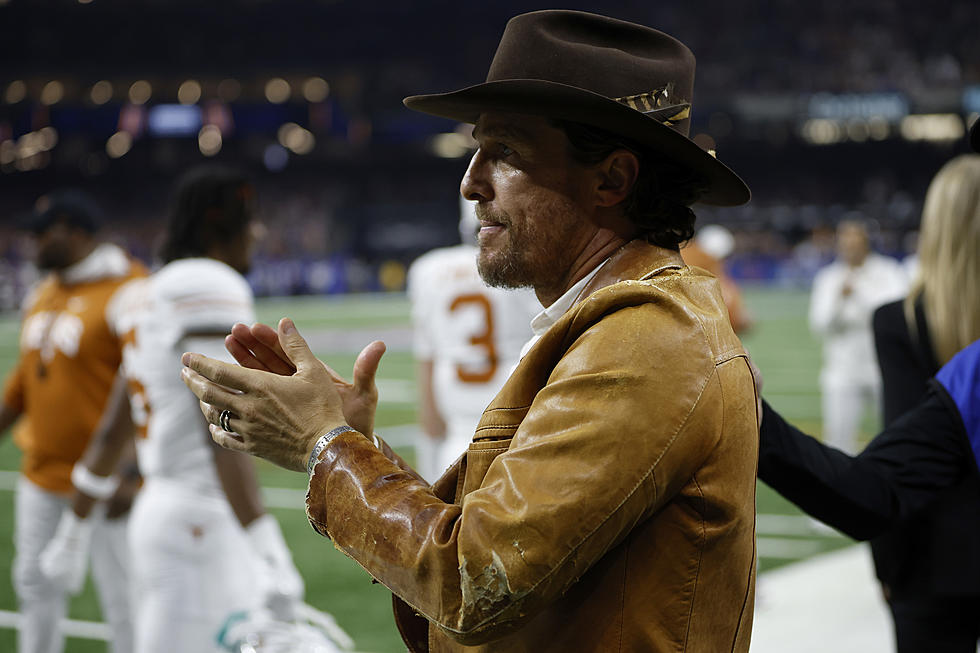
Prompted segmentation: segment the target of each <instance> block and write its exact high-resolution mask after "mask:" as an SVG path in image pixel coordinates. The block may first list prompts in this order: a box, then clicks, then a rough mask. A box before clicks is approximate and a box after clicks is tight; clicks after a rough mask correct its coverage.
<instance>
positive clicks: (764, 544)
mask: <svg viewBox="0 0 980 653" xmlns="http://www.w3.org/2000/svg"><path fill="white" fill-rule="evenodd" d="M755 547H756V553H757V554H758V556H759V557H760V558H778V559H780V560H796V559H797V558H805V557H807V556H812V555H815V554H817V553H820V552H821V551H823V550H824V546H823V544H822V543H821V542H820V541H818V540H799V539H791V538H786V537H761V536H756V538H755Z"/></svg>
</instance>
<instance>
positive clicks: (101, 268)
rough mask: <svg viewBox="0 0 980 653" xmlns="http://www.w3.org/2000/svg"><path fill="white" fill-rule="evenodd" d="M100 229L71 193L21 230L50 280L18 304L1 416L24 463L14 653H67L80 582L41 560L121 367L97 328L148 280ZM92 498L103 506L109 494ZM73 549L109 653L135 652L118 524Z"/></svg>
mask: <svg viewBox="0 0 980 653" xmlns="http://www.w3.org/2000/svg"><path fill="white" fill-rule="evenodd" d="M101 222H102V215H101V212H100V211H99V209H98V207H97V205H96V204H95V203H94V201H93V200H92V199H91V198H90V197H89V196H88V195H86V194H84V193H82V192H80V191H75V190H68V191H61V192H56V193H52V194H50V195H47V196H45V197H42V198H41V199H40V200H38V202H37V205H36V207H35V211H34V212H33V213H32V214H31V216H30V217H29V218H28V221H27V224H26V225H25V226H27V227H28V228H29V229H30V230H31V231H32V232H33V233H34V235H35V239H36V246H37V249H36V263H37V266H38V268H40V269H41V270H42V271H44V272H47V275H46V276H45V277H43V278H42V280H41V281H40V282H39V284H38V285H37V287H36V288H34V289H33V291H32V292H31V293H30V294H29V296H28V298H27V299H26V301H25V304H24V307H23V323H22V326H21V335H20V357H19V359H18V361H17V363H16V365H15V367H14V369H13V371H12V372H11V373H10V375H9V376H8V377H7V380H6V384H5V386H4V391H3V403H2V406H0V433H3V432H4V431H6V429H7V428H8V427H9V426H11V424H13V423H14V422H15V421H18V418H23V419H19V423H18V425H17V428H16V429H15V435H14V437H15V441H16V442H17V445H18V446H19V447H20V448H21V449H22V450H23V452H24V455H23V460H22V464H21V478H20V480H19V482H18V485H17V498H16V514H15V530H14V538H15V547H16V554H15V559H14V564H13V576H14V588H15V590H16V592H17V597H18V601H19V605H20V613H21V624H20V636H19V639H18V650H19V651H20V653H57V652H58V651H60V650H62V648H63V646H64V636H63V634H62V632H61V628H60V621H61V620H62V619H63V618H64V617H65V613H66V607H67V594H68V593H69V592H71V593H75V592H77V591H78V590H80V589H81V583H82V581H83V580H84V577H82V578H76V579H51V578H49V577H48V576H47V575H45V574H44V573H43V572H42V569H41V564H40V561H39V554H40V553H41V551H42V550H43V549H44V547H45V545H46V544H47V542H48V541H49V540H50V539H51V538H52V537H53V536H54V534H55V531H56V530H57V529H58V528H60V526H59V517H60V516H61V514H62V511H63V509H64V508H65V506H66V505H67V501H68V494H69V493H70V491H71V489H72V487H73V486H72V482H73V481H74V482H75V485H78V484H79V483H81V484H85V482H86V480H89V479H88V476H90V475H88V474H86V470H85V469H84V467H81V466H79V467H77V468H76V467H75V463H76V461H77V460H78V459H79V458H80V457H81V455H82V453H83V452H84V451H85V448H86V445H87V444H88V442H89V438H90V436H91V434H92V432H93V431H94V430H95V428H96V425H97V424H98V422H99V419H100V417H101V415H102V412H103V408H104V406H105V403H106V398H107V397H108V396H109V391H110V388H111V387H112V384H113V382H114V379H115V378H116V371H117V369H118V367H119V363H120V360H121V355H122V345H123V343H122V342H120V339H119V337H118V334H116V333H114V332H113V331H112V330H111V329H110V327H109V326H108V324H107V322H106V311H107V307H108V306H109V304H110V302H111V301H112V298H113V295H114V293H115V292H116V290H117V289H118V288H119V287H120V286H122V285H123V284H124V283H125V282H126V281H128V280H130V279H132V278H133V277H135V276H141V275H144V274H145V272H146V271H145V269H144V267H143V266H142V265H141V264H140V263H138V262H134V261H133V260H132V259H130V257H129V256H128V255H127V254H126V253H125V252H124V251H123V250H122V249H120V248H119V247H118V246H116V245H112V244H109V243H103V242H100V240H99V238H98V236H97V232H98V229H99V226H100V224H101ZM99 491H100V493H101V494H103V495H105V496H106V498H109V496H108V495H112V494H113V493H115V491H116V490H115V488H114V487H113V488H106V487H103V488H100V489H99ZM129 491H130V492H131V491H132V490H131V489H130V490H129ZM120 492H125V490H120ZM105 517H118V515H105ZM81 537H84V538H88V537H94V538H95V540H96V541H95V542H94V546H92V570H93V574H94V576H95V580H96V583H97V586H98V589H99V597H100V600H101V604H102V614H103V615H104V618H105V620H106V621H107V623H108V624H109V626H110V628H111V630H112V636H113V650H114V651H116V653H126V652H128V651H130V650H131V649H132V620H131V615H130V613H129V596H128V583H127V577H126V576H127V562H126V537H125V520H122V519H105V518H103V519H101V520H99V522H98V525H96V526H95V527H94V528H92V529H87V530H85V531H84V533H83V534H82V535H81ZM80 544H81V543H80ZM86 544H87V543H86Z"/></svg>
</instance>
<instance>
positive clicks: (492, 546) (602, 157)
mask: <svg viewBox="0 0 980 653" xmlns="http://www.w3.org/2000/svg"><path fill="white" fill-rule="evenodd" d="M693 83H694V56H693V54H692V53H691V52H690V50H688V48H687V47H685V46H684V45H683V44H682V43H680V42H679V41H677V40H676V39H674V38H672V37H670V36H668V35H667V34H664V33H662V32H659V31H657V30H653V29H650V28H647V27H644V26H641V25H636V24H632V23H627V22H624V21H620V20H615V19H612V18H607V17H604V16H597V15H594V14H586V13H581V12H574V11H541V12H534V13H530V14H523V15H521V16H517V17H515V18H513V19H512V20H511V21H510V22H509V23H508V24H507V27H506V29H505V30H504V34H503V37H502V39H501V42H500V45H499V46H498V49H497V53H496V55H495V57H494V60H493V63H492V64H491V66H490V72H489V74H488V76H487V82H486V83H483V84H478V85H476V86H472V87H470V88H467V89H463V90H460V91H456V92H453V93H446V94H440V95H427V96H415V97H412V98H408V99H407V100H406V101H405V102H406V104H407V105H408V106H409V107H410V108H413V109H416V110H419V111H423V112H428V113H431V114H435V115H438V116H443V117H448V118H452V119H455V120H461V121H465V122H469V123H474V124H475V128H474V137H475V138H476V141H477V143H478V144H479V149H478V150H477V152H476V154H474V156H473V158H472V160H471V162H470V165H469V169H468V170H467V172H466V174H465V176H464V177H463V181H462V184H461V191H462V194H463V196H464V197H466V198H467V199H469V200H472V201H475V202H476V203H477V208H476V212H477V216H478V217H479V219H480V224H481V229H480V234H479V242H480V250H479V254H478V259H477V261H478V268H479V271H480V275H481V276H482V277H483V279H484V280H485V281H487V282H488V283H490V284H491V285H498V286H504V287H531V288H533V289H534V291H535V294H536V295H537V297H538V300H539V301H540V302H541V304H542V305H543V307H544V310H543V311H542V312H541V313H539V314H538V316H537V317H535V318H534V321H533V322H532V329H533V331H534V334H535V335H534V337H533V338H532V339H531V340H530V341H529V342H528V343H527V344H526V345H525V347H524V351H523V352H522V353H523V357H522V358H521V361H520V362H519V363H518V364H517V367H516V368H515V369H514V371H513V373H512V374H511V375H510V377H509V378H508V379H507V381H506V382H505V384H504V386H503V388H502V389H501V390H500V392H499V393H498V394H497V396H496V398H494V400H493V401H492V402H491V403H490V406H489V407H488V408H487V409H486V411H485V412H484V413H483V417H482V418H481V420H480V423H479V425H478V426H477V428H476V433H475V435H474V436H473V441H472V442H471V444H470V445H469V448H468V450H467V451H466V453H465V455H464V456H463V457H462V458H461V459H460V460H458V461H457V462H456V463H455V464H454V465H453V466H452V467H451V468H450V469H449V470H448V471H447V472H446V473H445V474H444V475H443V476H442V478H441V479H439V480H438V481H436V483H435V484H434V485H432V486H430V485H429V484H428V483H427V482H425V481H424V480H423V479H422V478H420V477H419V476H418V475H416V474H415V473H414V472H413V470H411V469H410V468H407V467H405V466H403V465H402V464H400V462H399V459H398V458H397V457H396V456H394V454H393V453H391V452H390V449H388V448H387V447H386V446H385V445H384V444H383V443H380V445H379V446H376V444H375V439H374V434H373V422H374V408H375V403H376V401H377V393H376V390H374V383H373V375H374V370H375V369H376V367H377V363H378V358H379V356H380V350H379V349H380V345H379V344H378V343H373V344H372V345H368V347H367V348H366V349H365V351H364V352H363V353H362V355H361V356H360V357H359V359H358V361H357V363H355V375H354V384H353V385H348V384H346V383H343V382H341V381H340V380H336V379H334V378H332V377H331V375H330V373H329V371H328V370H327V369H326V368H325V367H324V366H323V365H322V364H321V363H320V362H319V361H317V360H316V359H315V358H314V357H313V355H312V354H311V353H310V351H309V349H308V347H307V346H306V344H305V342H304V341H303V339H302V338H301V337H300V336H299V334H298V333H297V331H296V329H295V326H294V325H293V324H292V322H291V321H289V320H287V319H284V320H283V321H282V322H280V330H279V333H278V340H277V339H276V338H277V334H276V332H274V331H271V329H269V328H268V327H265V328H264V329H262V328H259V327H256V328H255V329H252V330H251V333H252V336H253V337H254V342H259V344H260V345H261V346H258V347H254V348H253V349H252V350H251V354H252V355H251V356H249V355H243V356H241V357H240V358H238V359H239V362H241V363H242V364H243V365H244V366H246V367H248V366H251V367H258V368H260V369H263V368H264V369H266V370H271V371H278V372H284V373H286V374H289V376H285V375H283V376H280V375H274V374H269V373H268V372H261V371H257V370H255V369H245V368H244V367H236V366H233V365H229V364H227V363H221V362H220V361H215V360H213V359H209V358H206V357H204V356H201V355H198V354H188V355H186V356H185V357H184V362H185V364H186V365H188V368H187V369H185V370H184V374H185V382H187V383H188V385H189V386H190V387H191V389H192V390H193V391H194V392H195V394H197V395H198V397H199V398H201V399H202V400H203V401H204V402H205V403H204V404H202V407H203V409H204V413H205V416H206V417H207V418H208V420H209V421H210V422H211V423H212V425H213V426H212V436H213V437H214V438H215V440H216V441H217V442H219V444H222V445H224V446H227V447H229V448H233V449H239V450H244V451H248V452H249V453H253V454H256V455H261V456H264V457H268V458H270V459H271V460H273V461H274V462H276V463H278V464H280V465H283V466H285V467H287V468H290V469H295V470H306V471H308V472H309V473H310V476H311V480H310V486H309V495H308V501H307V510H308V514H309V516H310V521H311V523H312V524H313V526H314V528H315V529H316V530H317V531H318V532H320V533H322V534H324V535H327V536H329V537H330V538H331V539H332V540H333V543H334V545H335V546H337V547H338V548H340V549H342V550H343V551H344V552H345V553H347V554H348V555H350V556H351V557H353V558H354V559H355V560H357V561H358V563H360V564H361V565H363V566H364V567H365V569H367V570H368V571H369V572H370V573H371V574H372V575H373V576H374V577H375V578H377V579H378V580H379V581H380V582H382V583H384V584H385V585H386V586H387V587H388V588H390V589H391V590H392V591H393V592H394V594H395V595H396V597H397V601H396V606H397V608H396V620H397V622H398V624H399V627H400V629H401V631H402V635H403V637H404V639H405V641H406V643H407V645H408V646H409V648H410V649H411V650H412V651H426V650H427V651H461V650H467V651H536V652H543V651H661V650H662V651H666V650H672V651H711V652H712V653H720V652H722V651H738V652H740V653H744V652H745V651H747V650H748V644H749V634H750V631H751V621H752V611H753V591H754V585H755V533H754V528H755V464H756V457H757V441H758V431H757V422H756V410H755V409H756V401H755V393H754V387H753V382H752V377H751V372H750V370H749V366H748V364H747V361H746V357H745V354H744V351H743V349H742V346H741V344H740V343H739V341H738V339H737V338H736V337H735V334H734V332H733V331H732V327H731V324H730V323H729V319H728V312H727V310H726V308H725V304H724V301H723V299H722V295H721V291H720V288H719V285H718V282H717V280H716V279H715V278H714V277H712V276H711V275H709V274H707V273H706V272H704V271H698V270H695V269H693V268H689V267H687V266H686V265H685V264H684V262H683V260H682V259H681V256H680V253H679V251H678V244H679V243H681V242H683V241H685V240H687V239H688V238H690V237H691V236H692V235H693V233H694V229H693V225H694V213H693V211H692V210H691V208H690V206H691V205H692V204H694V203H695V202H698V201H701V202H706V203H714V204H721V205H735V204H742V203H744V202H746V201H748V199H749V191H748V188H747V187H746V186H745V184H744V183H743V182H742V181H741V179H739V177H738V176H737V175H735V173H733V172H732V171H731V170H729V169H728V168H727V167H725V166H724V165H723V164H722V163H721V162H719V161H718V160H717V159H715V158H714V157H713V156H711V155H710V154H708V153H707V152H705V151H704V150H702V149H701V148H700V147H698V145H697V144H696V143H694V142H693V141H692V140H691V139H690V138H688V127H689V124H690V110H691V100H692V90H693ZM246 330H247V329H246ZM270 334H271V340H270V339H266V340H265V341H264V342H261V341H260V338H265V337H266V336H268V335H270ZM236 340H237V338H232V344H233V346H234V342H235V341H236ZM254 342H253V346H254ZM280 342H281V343H282V348H281V349H280V348H278V347H279V345H278V343H280ZM238 344H239V345H240V347H239V348H236V351H237V352H238V353H239V354H241V353H242V349H243V348H244V347H247V346H248V344H249V343H247V342H241V341H238ZM268 344H271V345H272V347H269V346H268ZM286 352H288V355H286ZM233 353H234V351H233ZM266 354H271V355H270V356H267V355H266ZM280 354H282V355H281V356H280ZM236 357H238V356H236ZM262 361H267V362H268V363H269V365H271V366H272V367H270V366H269V365H264V364H263V362H262ZM293 366H294V367H293ZM294 370H295V374H291V373H292V372H293V371H294ZM215 383H217V384H221V385H223V386H231V387H233V388H236V389H239V390H244V392H245V394H243V395H234V396H233V395H231V394H230V393H229V392H228V391H227V389H224V388H221V387H219V386H218V385H215ZM335 384H336V385H335ZM219 426H220V428H219ZM231 431H234V432H235V433H234V434H232V433H231ZM471 647H472V648H471Z"/></svg>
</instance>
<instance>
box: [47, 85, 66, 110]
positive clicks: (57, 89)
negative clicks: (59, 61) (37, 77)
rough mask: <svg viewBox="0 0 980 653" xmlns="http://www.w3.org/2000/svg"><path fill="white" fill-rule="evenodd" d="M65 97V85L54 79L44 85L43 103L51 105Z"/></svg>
mask: <svg viewBox="0 0 980 653" xmlns="http://www.w3.org/2000/svg"><path fill="white" fill-rule="evenodd" d="M64 97H65V85H64V84H62V83H61V82H59V81H58V80H56V79H54V80H51V81H50V82H48V83H47V84H45V85H44V88H43V89H41V104H45V105H47V106H51V105H53V104H58V103H59V102H61V100H62V98H64Z"/></svg>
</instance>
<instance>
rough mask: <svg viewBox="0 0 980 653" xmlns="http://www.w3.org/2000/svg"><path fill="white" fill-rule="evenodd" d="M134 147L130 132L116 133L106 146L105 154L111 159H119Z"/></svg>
mask: <svg viewBox="0 0 980 653" xmlns="http://www.w3.org/2000/svg"><path fill="white" fill-rule="evenodd" d="M132 147H133V137H132V136H131V135H130V134H129V132H125V131H121V132H116V133H115V134H113V135H112V136H110V137H109V140H108V141H106V144H105V152H106V154H108V155H109V158H111V159H118V158H119V157H121V156H123V155H124V154H126V153H127V152H129V150H131V149H132Z"/></svg>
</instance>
